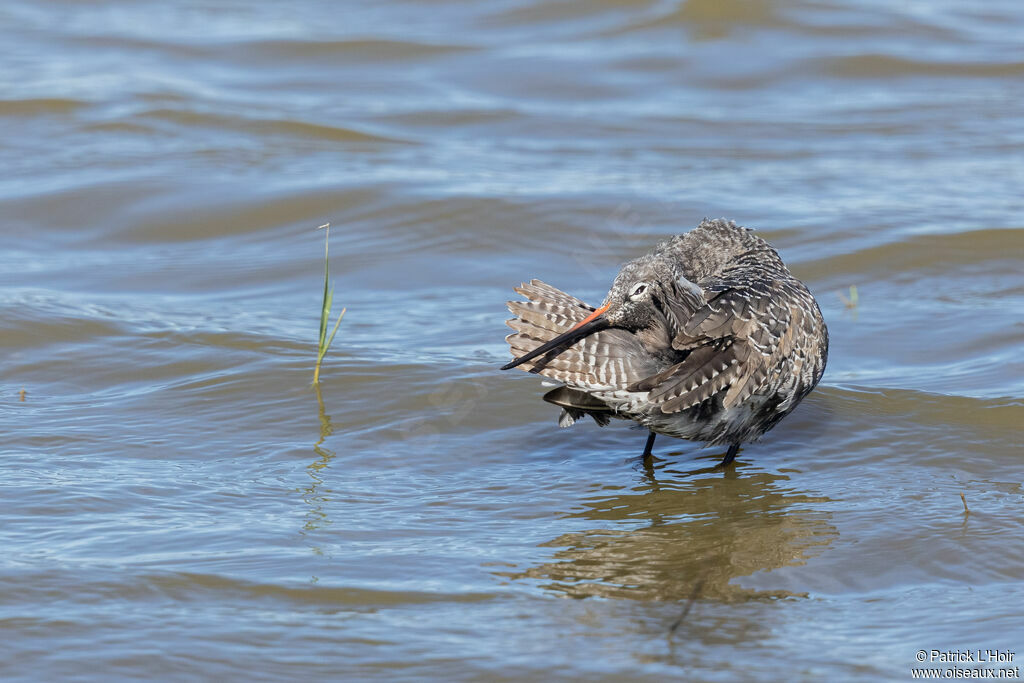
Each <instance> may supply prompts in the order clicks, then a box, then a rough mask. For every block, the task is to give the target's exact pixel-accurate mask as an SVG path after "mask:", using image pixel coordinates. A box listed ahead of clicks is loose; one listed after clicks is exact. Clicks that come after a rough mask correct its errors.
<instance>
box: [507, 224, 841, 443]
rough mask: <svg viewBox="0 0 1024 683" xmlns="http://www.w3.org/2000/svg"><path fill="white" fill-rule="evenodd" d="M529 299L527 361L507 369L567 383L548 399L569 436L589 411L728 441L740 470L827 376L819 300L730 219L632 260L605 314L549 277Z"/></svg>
mask: <svg viewBox="0 0 1024 683" xmlns="http://www.w3.org/2000/svg"><path fill="white" fill-rule="evenodd" d="M516 291H517V292H519V293H520V294H522V295H524V296H525V297H526V298H527V299H528V301H510V302H509V304H508V306H509V310H510V311H511V312H512V314H513V315H514V316H515V318H513V319H512V320H509V321H508V325H509V327H511V328H512V329H513V330H514V332H513V333H512V334H510V335H509V336H508V337H507V340H508V342H509V346H510V347H511V350H512V353H513V355H514V356H516V359H517V360H515V361H513V362H512V363H509V364H508V365H506V366H505V368H503V369H507V368H510V367H515V366H519V367H522V368H523V369H524V370H528V371H530V372H532V373H537V374H540V375H544V376H545V377H549V378H551V379H553V380H557V381H559V382H561V383H563V384H564V386H563V387H559V388H558V389H555V390H554V391H551V392H549V393H548V394H547V395H546V396H545V397H544V398H545V399H547V400H548V401H550V402H552V403H555V404H556V405H560V406H562V408H563V413H562V417H561V419H560V420H559V423H560V424H561V425H563V426H568V425H570V424H572V423H573V422H575V421H576V420H577V419H579V418H580V417H582V416H583V415H587V414H589V415H591V416H593V417H594V419H595V420H597V421H598V424H602V425H603V424H606V423H607V422H608V418H609V417H619V418H624V419H629V420H635V421H636V422H638V423H640V424H642V425H644V426H645V427H647V428H648V429H650V430H651V432H653V433H658V434H667V435H669V436H675V437H679V438H682V439H690V440H693V441H703V442H706V443H709V444H729V445H730V448H729V453H728V455H727V456H726V459H725V460H724V461H723V463H728V462H729V461H731V460H732V458H733V456H735V453H736V451H737V450H738V449H739V445H740V444H741V443H745V442H748V441H753V440H756V439H758V438H759V437H760V436H761V435H763V434H764V433H765V432H767V431H768V430H769V429H771V428H772V427H774V426H775V425H776V424H777V423H778V422H779V420H781V419H782V418H783V417H785V416H786V415H787V414H789V412H790V411H792V410H793V408H795V407H796V405H797V404H798V403H799V402H800V401H801V399H803V397H804V396H806V395H807V393H808V392H810V391H811V389H813V388H814V386H815V385H816V384H817V383H818V380H820V379H821V375H822V373H823V372H824V370H825V361H826V358H827V356H828V330H827V329H826V327H825V321H824V320H823V319H822V317H821V311H820V310H819V308H818V304H817V302H815V300H814V297H813V296H811V293H810V292H809V291H808V290H807V287H805V286H804V284H803V283H802V282H800V281H799V280H797V279H796V278H795V277H793V275H792V274H791V273H790V272H789V269H788V268H786V266H785V264H783V263H782V259H780V258H779V255H778V253H777V252H776V251H775V250H774V249H773V248H772V247H771V246H770V245H769V244H768V243H767V242H765V241H764V240H763V239H761V238H760V237H758V236H757V235H755V234H754V233H753V232H752V231H750V230H748V229H746V228H741V227H738V226H737V225H736V224H735V223H733V222H731V221H725V220H713V221H711V220H704V221H703V222H702V223H701V224H700V225H699V226H697V227H696V228H694V229H693V230H691V231H690V232H688V233H686V234H684V235H678V236H676V237H673V238H671V239H668V240H665V241H664V242H661V243H660V244H658V246H657V247H656V248H655V249H654V251H653V252H651V253H650V254H646V255H644V256H641V257H640V258H638V259H636V260H634V261H630V262H629V263H627V264H626V265H625V266H624V267H623V268H622V270H621V272H619V274H618V276H617V277H616V278H615V282H614V283H613V284H612V288H611V290H610V291H609V292H608V295H607V296H606V297H605V300H604V304H603V306H602V307H601V308H600V309H595V308H594V307H592V306H588V305H586V304H585V303H583V302H582V301H580V300H579V299H577V298H575V297H573V296H570V295H569V294H566V293H565V292H562V291H560V290H558V289H555V288H554V287H552V286H550V285H547V284H544V283H543V282H540V281H539V280H532V281H531V282H530V283H529V284H524V285H522V286H521V287H518V288H517V289H516ZM581 323H585V325H584V326H583V327H581ZM567 333H568V334H567ZM544 345H547V348H541V347H543V346H544ZM538 350H539V351H540V353H539V354H538ZM652 443H653V437H652V439H651V440H649V441H648V449H647V450H646V451H645V455H649V450H650V445H651V444H652Z"/></svg>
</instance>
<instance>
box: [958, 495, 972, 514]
mask: <svg viewBox="0 0 1024 683" xmlns="http://www.w3.org/2000/svg"><path fill="white" fill-rule="evenodd" d="M960 501H961V502H962V503H963V504H964V514H965V515H966V514H970V512H971V509H970V508H969V507H967V496H965V495H964V492H963V491H961V492H960Z"/></svg>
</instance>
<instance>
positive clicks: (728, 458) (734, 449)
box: [718, 443, 740, 467]
mask: <svg viewBox="0 0 1024 683" xmlns="http://www.w3.org/2000/svg"><path fill="white" fill-rule="evenodd" d="M739 452H740V445H739V444H738V443H734V444H732V445H731V446H729V450H728V451H726V453H725V457H724V458H722V462H720V463H718V466H719V467H725V466H726V465H728V464H729V463H731V462H732V461H733V460H735V459H736V454H737V453H739Z"/></svg>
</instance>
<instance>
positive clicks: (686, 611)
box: [668, 578, 704, 638]
mask: <svg viewBox="0 0 1024 683" xmlns="http://www.w3.org/2000/svg"><path fill="white" fill-rule="evenodd" d="M702 588H704V579H703V578H700V579H698V580H697V583H695V584H694V586H693V592H692V593H690V599H689V600H687V601H686V606H685V607H683V613H682V614H680V615H679V618H678V619H676V620H675V622H673V624H672V625H671V626H669V629H668V637H669V638H671V637H672V636H673V635H675V633H676V629H677V628H679V625H680V624H682V623H683V620H684V619H686V615H687V614H689V613H690V610H691V609H692V608H693V603H695V602H697V597H698V596H699V595H700V591H701V589H702Z"/></svg>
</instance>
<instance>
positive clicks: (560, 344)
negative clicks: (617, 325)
mask: <svg viewBox="0 0 1024 683" xmlns="http://www.w3.org/2000/svg"><path fill="white" fill-rule="evenodd" d="M606 310H607V306H604V307H602V308H599V309H597V310H596V311H594V312H593V313H592V314H591V315H589V316H587V318H586V319H585V320H583V321H582V322H581V323H579V324H578V325H576V327H574V328H572V329H571V330H569V331H568V332H563V333H562V334H560V335H558V336H557V337H555V338H554V339H552V340H551V341H549V342H547V343H546V344H541V345H540V346H538V347H537V348H535V349H534V350H533V351H530V352H529V353H526V354H523V355H522V356H520V357H519V358H516V359H515V360H514V361H512V362H511V363H507V364H505V365H503V366H501V369H502V370H511V369H512V368H514V367H516V366H517V365H522V364H523V363H526V362H527V361H531V360H533V359H534V358H536V357H537V356H542V355H544V354H545V353H547V352H549V351H552V350H554V349H559V353H561V351H564V350H565V349H567V348H569V347H570V346H572V345H573V344H575V343H576V342H578V341H579V340H580V339H583V338H584V337H586V336H588V335H591V334H594V333H595V332H600V331H601V330H607V329H608V328H609V327H611V326H612V324H611V323H610V322H608V318H606V317H604V312H605V311H606Z"/></svg>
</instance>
